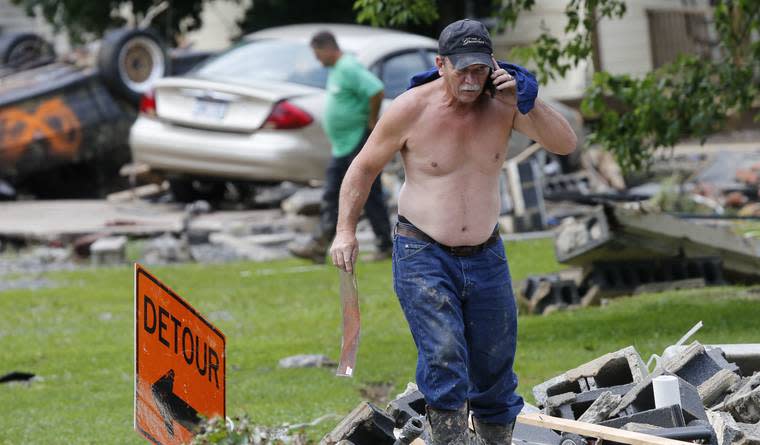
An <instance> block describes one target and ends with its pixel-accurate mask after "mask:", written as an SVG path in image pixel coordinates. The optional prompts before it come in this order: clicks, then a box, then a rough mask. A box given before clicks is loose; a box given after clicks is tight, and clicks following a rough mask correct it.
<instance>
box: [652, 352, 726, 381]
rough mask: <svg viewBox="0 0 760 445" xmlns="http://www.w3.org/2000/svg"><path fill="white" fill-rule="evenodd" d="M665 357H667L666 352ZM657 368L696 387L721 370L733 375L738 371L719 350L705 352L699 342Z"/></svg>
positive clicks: (661, 363) (664, 361)
mask: <svg viewBox="0 0 760 445" xmlns="http://www.w3.org/2000/svg"><path fill="white" fill-rule="evenodd" d="M665 355H666V356H667V355H668V354H667V351H666V354H665ZM659 366H660V367H662V368H663V369H665V370H666V371H668V372H670V373H673V374H675V375H677V376H678V377H680V378H682V379H684V380H686V381H687V382H689V383H691V384H692V385H694V386H697V387H698V386H700V385H702V384H703V383H705V382H706V381H708V380H710V379H711V378H712V377H713V376H714V375H715V374H717V373H718V371H721V370H723V369H725V370H727V371H730V372H734V373H738V371H739V367H738V366H736V365H734V364H731V363H728V362H727V361H726V359H725V358H723V355H722V354H721V351H720V350H718V349H712V350H710V351H707V350H705V347H704V346H702V345H701V344H699V342H693V343H692V344H691V345H689V346H688V347H687V348H686V349H683V350H681V351H680V353H678V354H676V355H674V356H671V357H669V358H667V359H666V360H663V361H661V362H660V364H659ZM737 375H738V374H737Z"/></svg>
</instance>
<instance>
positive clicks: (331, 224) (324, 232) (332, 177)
mask: <svg viewBox="0 0 760 445" xmlns="http://www.w3.org/2000/svg"><path fill="white" fill-rule="evenodd" d="M353 158H354V157H353V156H352V155H349V156H342V157H339V158H336V157H333V158H331V159H330V162H329V163H328V164H327V170H326V171H325V185H324V189H323V192H322V203H321V204H320V207H319V227H318V228H317V232H316V233H315V235H314V238H315V239H318V240H320V241H322V242H323V243H324V244H328V243H329V242H330V241H332V239H333V238H334V237H335V226H336V225H337V223H338V200H339V198H340V186H341V185H342V184H343V177H344V176H345V175H346V171H348V166H349V165H351V161H352V160H353Z"/></svg>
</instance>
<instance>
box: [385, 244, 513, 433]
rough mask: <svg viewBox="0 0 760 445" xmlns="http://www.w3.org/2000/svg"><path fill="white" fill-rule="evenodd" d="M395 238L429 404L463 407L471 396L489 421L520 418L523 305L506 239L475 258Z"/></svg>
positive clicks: (396, 275) (404, 303) (400, 287)
mask: <svg viewBox="0 0 760 445" xmlns="http://www.w3.org/2000/svg"><path fill="white" fill-rule="evenodd" d="M393 241H394V242H393V286H394V289H395V291H396V294H397V295H398V298H399V302H400V303H401V308H402V310H403V311H404V316H405V317H406V320H407V322H408V323H409V328H410V330H411V332H412V337H413V338H414V343H415V345H416V346H417V353H418V357H417V376H416V377H417V386H418V387H419V389H420V391H421V392H422V394H423V395H424V396H425V401H426V403H427V404H428V405H430V406H432V407H433V408H436V409H441V410H455V409H459V408H461V407H462V406H463V405H464V404H465V403H466V402H467V401H469V404H470V409H471V410H472V411H473V414H474V416H475V417H477V418H478V419H480V420H482V421H483V422H486V423H498V424H507V423H510V422H513V421H514V420H515V418H516V417H517V415H518V414H519V413H520V410H521V409H522V407H523V399H522V397H520V396H519V395H517V394H516V393H515V389H516V388H517V376H516V375H515V373H514V371H513V370H512V366H513V363H514V358H515V349H516V345H517V307H516V305H515V299H514V295H513V293H512V279H511V277H510V274H509V266H508V265H507V258H506V254H505V252H504V244H503V243H502V242H501V239H497V241H495V242H492V243H491V244H490V245H488V246H486V247H485V248H484V249H483V250H482V251H480V252H479V253H476V254H473V255H471V256H453V255H451V254H450V253H448V252H447V251H445V250H444V249H443V248H441V247H440V246H438V245H437V244H435V243H429V242H424V241H420V240H417V239H415V238H409V237H405V236H400V235H398V234H396V235H395V236H394V240H393Z"/></svg>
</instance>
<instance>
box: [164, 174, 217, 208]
mask: <svg viewBox="0 0 760 445" xmlns="http://www.w3.org/2000/svg"><path fill="white" fill-rule="evenodd" d="M169 190H171V192H172V195H174V200H175V201H177V202H194V201H198V200H200V199H202V200H205V201H210V202H218V201H221V200H222V199H224V194H225V191H226V190H227V184H226V183H224V182H221V181H202V180H198V179H192V178H169Z"/></svg>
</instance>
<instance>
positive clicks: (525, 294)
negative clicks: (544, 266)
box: [520, 274, 581, 314]
mask: <svg viewBox="0 0 760 445" xmlns="http://www.w3.org/2000/svg"><path fill="white" fill-rule="evenodd" d="M520 298H521V299H522V300H523V301H525V302H526V304H527V305H528V308H529V309H530V313H532V314H542V313H544V311H545V310H546V308H547V307H549V306H558V307H567V306H575V305H578V304H580V302H581V299H580V293H579V290H578V285H577V283H576V282H575V281H574V280H568V279H563V278H562V276H561V275H559V274H550V275H539V276H532V277H528V279H527V280H525V283H524V285H523V287H522V289H521V290H520Z"/></svg>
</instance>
